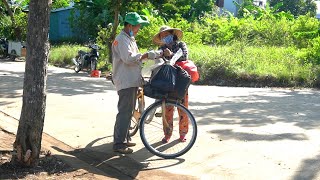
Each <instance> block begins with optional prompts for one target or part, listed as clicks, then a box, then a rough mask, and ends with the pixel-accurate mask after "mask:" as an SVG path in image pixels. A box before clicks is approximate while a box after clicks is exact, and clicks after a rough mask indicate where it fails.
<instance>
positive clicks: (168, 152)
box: [139, 100, 197, 159]
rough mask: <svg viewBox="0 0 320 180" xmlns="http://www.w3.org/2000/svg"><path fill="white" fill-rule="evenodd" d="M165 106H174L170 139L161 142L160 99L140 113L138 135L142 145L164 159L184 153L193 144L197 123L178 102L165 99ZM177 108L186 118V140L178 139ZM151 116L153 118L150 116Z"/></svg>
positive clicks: (162, 133)
mask: <svg viewBox="0 0 320 180" xmlns="http://www.w3.org/2000/svg"><path fill="white" fill-rule="evenodd" d="M165 106H166V107H168V106H173V107H174V113H173V130H172V136H171V138H170V141H169V142H168V143H163V142H162V138H163V137H164V131H163V122H162V112H163V111H162V101H157V102H155V103H153V104H152V105H150V106H149V107H148V108H147V109H146V110H145V111H144V113H143V114H142V117H141V120H140V125H139V127H140V137H141V140H142V142H143V144H144V146H145V147H146V148H147V149H148V150H149V151H150V152H151V153H153V154H154V155H156V156H159V157H162V158H165V159H172V158H176V157H179V156H181V155H183V154H185V153H186V152H188V151H189V150H190V149H191V147H192V146H193V145H194V143H195V141H196V138H197V124H196V121H195V119H194V117H193V115H192V114H191V112H190V111H189V110H188V109H187V108H186V107H184V106H183V105H181V104H180V103H177V102H174V101H169V100H166V101H165ZM177 109H179V110H180V111H182V112H184V113H185V114H186V116H187V118H188V133H187V134H186V136H185V137H186V142H180V140H179V138H180V134H179V119H180V118H179V114H178V110H177ZM154 112H156V113H154ZM151 116H152V117H153V118H150V117H151ZM150 119H151V121H150Z"/></svg>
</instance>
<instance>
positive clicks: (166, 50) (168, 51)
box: [163, 48, 173, 57]
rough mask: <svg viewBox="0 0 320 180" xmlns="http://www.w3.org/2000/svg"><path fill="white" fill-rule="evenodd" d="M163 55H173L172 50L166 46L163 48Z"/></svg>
mask: <svg viewBox="0 0 320 180" xmlns="http://www.w3.org/2000/svg"><path fill="white" fill-rule="evenodd" d="M163 55H164V56H165V57H171V56H172V55H173V53H172V52H171V51H170V49H168V48H166V49H164V50H163Z"/></svg>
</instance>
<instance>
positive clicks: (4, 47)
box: [0, 38, 9, 58]
mask: <svg viewBox="0 0 320 180" xmlns="http://www.w3.org/2000/svg"><path fill="white" fill-rule="evenodd" d="M8 47H9V42H8V40H7V39H6V38H0V55H2V57H3V58H6V57H7V56H8Z"/></svg>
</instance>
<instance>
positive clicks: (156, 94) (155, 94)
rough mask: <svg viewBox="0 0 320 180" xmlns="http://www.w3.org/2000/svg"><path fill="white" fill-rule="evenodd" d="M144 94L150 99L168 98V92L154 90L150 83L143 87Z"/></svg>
mask: <svg viewBox="0 0 320 180" xmlns="http://www.w3.org/2000/svg"><path fill="white" fill-rule="evenodd" d="M143 94H144V95H145V96H148V97H150V98H154V99H162V98H166V97H167V96H168V93H167V92H164V91H161V90H159V89H156V88H152V87H151V85H150V82H147V83H145V84H144V85H143Z"/></svg>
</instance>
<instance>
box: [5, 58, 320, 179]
mask: <svg viewBox="0 0 320 180" xmlns="http://www.w3.org/2000/svg"><path fill="white" fill-rule="evenodd" d="M23 72H24V62H9V61H0V110H1V111H3V112H6V113H8V114H10V115H12V116H13V117H16V118H17V119H19V116H20V110H21V100H22V98H21V94H22V87H23ZM48 73H49V75H48V87H47V92H48V96H47V110H46V118H45V127H44V131H45V132H46V133H47V134H49V135H51V136H53V137H55V138H56V139H58V140H61V141H63V142H64V143H66V144H68V145H70V146H72V147H74V148H85V149H89V150H93V151H95V152H111V148H112V133H113V125H114V121H115V115H116V103H117V94H116V91H115V88H114V87H113V85H112V84H111V83H110V82H109V81H106V80H105V79H104V78H90V77H88V75H87V74H86V73H79V74H75V73H74V72H73V71H72V70H69V69H63V68H57V67H52V66H50V67H49V71H48ZM189 94H190V95H189V96H190V110H191V112H192V113H193V114H194V116H195V118H196V120H197V123H198V129H199V134H198V139H197V141H196V144H195V145H194V147H193V148H192V149H191V150H190V151H189V152H188V153H187V154H185V155H183V156H182V157H180V158H178V159H174V160H163V159H160V158H158V157H155V156H153V155H152V154H150V153H148V152H147V151H146V150H145V149H144V148H143V145H142V143H141V141H140V138H139V137H138V136H136V137H135V138H134V140H135V141H136V142H137V143H138V146H136V147H135V148H134V151H135V153H134V154H132V155H129V156H130V157H131V158H133V159H134V160H136V161H137V162H139V163H141V164H142V165H143V169H161V170H164V171H167V172H171V173H175V174H184V175H191V176H195V177H196V178H199V179H268V180H269V179H320V168H319V167H320V141H319V137H320V130H319V126H320V118H319V117H320V111H319V109H320V91H318V90H312V89H278V88H230V87H217V86H194V85H192V86H191V87H190V92H189Z"/></svg>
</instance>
